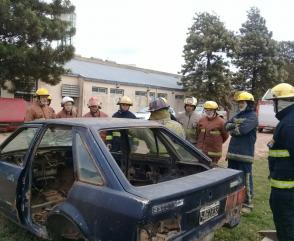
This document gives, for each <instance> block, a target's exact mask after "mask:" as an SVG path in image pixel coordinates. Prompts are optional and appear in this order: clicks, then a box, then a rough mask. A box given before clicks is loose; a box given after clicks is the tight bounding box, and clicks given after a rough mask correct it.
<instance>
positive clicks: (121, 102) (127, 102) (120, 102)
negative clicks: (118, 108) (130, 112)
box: [117, 95, 133, 106]
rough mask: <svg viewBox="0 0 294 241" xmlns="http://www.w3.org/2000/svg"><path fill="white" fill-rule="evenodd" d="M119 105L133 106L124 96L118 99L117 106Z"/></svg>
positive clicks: (129, 99) (128, 98)
mask: <svg viewBox="0 0 294 241" xmlns="http://www.w3.org/2000/svg"><path fill="white" fill-rule="evenodd" d="M121 104H125V105H130V106H131V105H133V102H132V100H131V98H130V97H128V96H126V95H124V96H122V97H121V98H119V100H118V102H117V105H121Z"/></svg>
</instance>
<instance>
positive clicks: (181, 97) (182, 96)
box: [175, 95, 184, 100]
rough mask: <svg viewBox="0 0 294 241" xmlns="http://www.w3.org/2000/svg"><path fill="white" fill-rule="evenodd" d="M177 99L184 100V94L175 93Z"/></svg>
mask: <svg viewBox="0 0 294 241" xmlns="http://www.w3.org/2000/svg"><path fill="white" fill-rule="evenodd" d="M175 99H176V100H183V99H184V95H175Z"/></svg>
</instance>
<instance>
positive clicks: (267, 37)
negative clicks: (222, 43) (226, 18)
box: [234, 8, 287, 98]
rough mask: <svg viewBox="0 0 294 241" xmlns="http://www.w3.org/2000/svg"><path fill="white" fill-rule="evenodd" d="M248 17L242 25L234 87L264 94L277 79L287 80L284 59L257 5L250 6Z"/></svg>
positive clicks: (259, 95) (278, 80)
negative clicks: (254, 6) (280, 55)
mask: <svg viewBox="0 0 294 241" xmlns="http://www.w3.org/2000/svg"><path fill="white" fill-rule="evenodd" d="M247 17H248V19H247V21H246V22H245V23H244V24H242V27H241V28H240V36H239V40H240V41H239V45H238V47H239V48H238V49H237V60H236V61H235V62H234V63H235V64H236V66H237V68H238V69H239V71H238V74H237V78H236V79H235V81H234V87H235V88H237V89H241V90H248V91H250V92H252V93H253V95H254V96H255V97H256V98H259V97H261V96H262V95H263V94H264V93H265V92H266V90H267V89H268V88H271V87H272V86H273V85H274V84H275V83H278V82H281V81H283V80H285V78H286V77H287V74H286V71H285V70H284V64H285V62H284V61H283V59H281V58H280V57H279V49H278V45H277V42H276V41H275V40H273V39H272V32H270V31H269V30H268V29H267V27H266V21H265V19H264V18H263V17H262V16H261V15H260V11H259V10H258V9H257V8H251V9H250V10H249V11H248V14H247Z"/></svg>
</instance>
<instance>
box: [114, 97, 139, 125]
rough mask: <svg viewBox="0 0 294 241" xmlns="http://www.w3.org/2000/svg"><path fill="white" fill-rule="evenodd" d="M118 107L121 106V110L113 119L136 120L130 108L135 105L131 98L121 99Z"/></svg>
mask: <svg viewBox="0 0 294 241" xmlns="http://www.w3.org/2000/svg"><path fill="white" fill-rule="evenodd" d="M117 105H119V110H118V111H117V112H115V113H114V114H113V115H112V117H115V118H130V119H136V116H135V115H134V114H133V113H132V112H131V111H130V107H131V106H132V105H133V102H132V100H131V98H130V97H128V96H122V97H121V98H119V100H118V102H117Z"/></svg>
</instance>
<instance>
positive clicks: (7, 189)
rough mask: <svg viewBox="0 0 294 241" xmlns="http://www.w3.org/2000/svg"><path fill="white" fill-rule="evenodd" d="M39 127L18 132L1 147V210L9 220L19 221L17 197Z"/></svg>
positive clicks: (22, 129) (26, 128)
mask: <svg viewBox="0 0 294 241" xmlns="http://www.w3.org/2000/svg"><path fill="white" fill-rule="evenodd" d="M37 130H38V127H25V128H21V129H19V130H18V131H16V132H15V133H14V134H13V135H12V136H11V137H10V138H8V139H7V140H6V141H5V142H4V143H3V145H1V147H0V209H1V211H2V212H3V213H4V214H5V215H6V216H8V217H9V218H11V219H13V220H15V221H17V218H18V212H17V197H18V196H19V195H21V193H19V192H20V191H21V190H20V187H19V185H20V184H21V182H20V180H19V179H20V177H21V173H22V171H23V170H24V167H25V163H26V159H27V158H28V155H29V150H30V148H31V145H32V142H33V139H34V137H35V135H36V133H37Z"/></svg>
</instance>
